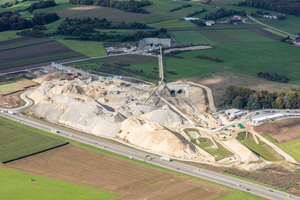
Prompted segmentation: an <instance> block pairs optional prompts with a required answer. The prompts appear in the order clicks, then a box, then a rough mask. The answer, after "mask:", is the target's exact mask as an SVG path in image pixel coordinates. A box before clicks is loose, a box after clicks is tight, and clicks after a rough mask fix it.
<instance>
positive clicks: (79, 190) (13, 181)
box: [0, 167, 121, 200]
mask: <svg viewBox="0 0 300 200" xmlns="http://www.w3.org/2000/svg"><path fill="white" fill-rule="evenodd" d="M0 177H1V182H0V188H1V190H0V196H1V199H43V200H53V199H57V200H63V199H72V200H81V199H86V200H93V199H101V200H110V199H114V198H116V197H119V196H121V195H120V194H117V193H111V192H107V191H103V190H99V189H95V188H90V187H86V186H82V185H76V184H72V183H68V182H64V181H59V180H55V179H51V178H46V177H42V176H38V175H33V174H29V173H24V172H20V171H16V170H12V169H7V168H4V167H0ZM31 178H32V180H33V181H30V179H31Z"/></svg>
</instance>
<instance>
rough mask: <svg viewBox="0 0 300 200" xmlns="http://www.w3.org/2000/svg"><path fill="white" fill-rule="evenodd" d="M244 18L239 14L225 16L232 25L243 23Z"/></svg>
mask: <svg viewBox="0 0 300 200" xmlns="http://www.w3.org/2000/svg"><path fill="white" fill-rule="evenodd" d="M245 20H246V19H244V18H243V17H241V16H238V15H236V16H233V17H231V18H227V20H226V22H227V23H229V24H234V25H238V24H243V23H245Z"/></svg>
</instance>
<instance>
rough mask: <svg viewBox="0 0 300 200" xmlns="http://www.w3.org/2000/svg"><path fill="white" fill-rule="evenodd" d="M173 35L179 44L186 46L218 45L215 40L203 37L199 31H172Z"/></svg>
mask: <svg viewBox="0 0 300 200" xmlns="http://www.w3.org/2000/svg"><path fill="white" fill-rule="evenodd" d="M170 33H171V35H172V36H173V37H174V38H175V40H177V42H179V43H181V44H184V45H190V44H193V45H197V44H210V45H215V44H218V43H217V42H215V41H214V40H211V39H209V38H208V37H206V36H204V35H202V34H201V33H200V32H198V31H171V32H170Z"/></svg>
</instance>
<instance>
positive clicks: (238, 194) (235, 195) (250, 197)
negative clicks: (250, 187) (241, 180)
mask: <svg viewBox="0 0 300 200" xmlns="http://www.w3.org/2000/svg"><path fill="white" fill-rule="evenodd" d="M232 199H243V200H262V199H265V198H263V197H259V196H256V195H254V194H251V193H248V194H247V195H245V192H242V191H235V192H232V193H230V194H228V195H226V196H223V197H221V198H218V199H217V200H232Z"/></svg>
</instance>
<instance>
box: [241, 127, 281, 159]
mask: <svg viewBox="0 0 300 200" xmlns="http://www.w3.org/2000/svg"><path fill="white" fill-rule="evenodd" d="M236 139H237V140H238V141H240V142H241V143H243V144H244V145H245V146H246V147H247V148H249V149H250V150H251V151H253V152H255V153H256V154H258V155H259V156H261V157H262V158H264V159H265V160H268V161H278V160H282V156H281V155H280V154H278V153H277V152H276V151H274V150H272V147H270V146H269V145H267V144H266V143H264V142H262V141H261V140H260V139H259V138H257V140H258V142H259V144H257V143H256V142H255V140H254V138H253V135H252V134H251V133H249V132H248V133H247V137H246V132H241V133H239V134H238V136H237V137H236Z"/></svg>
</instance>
